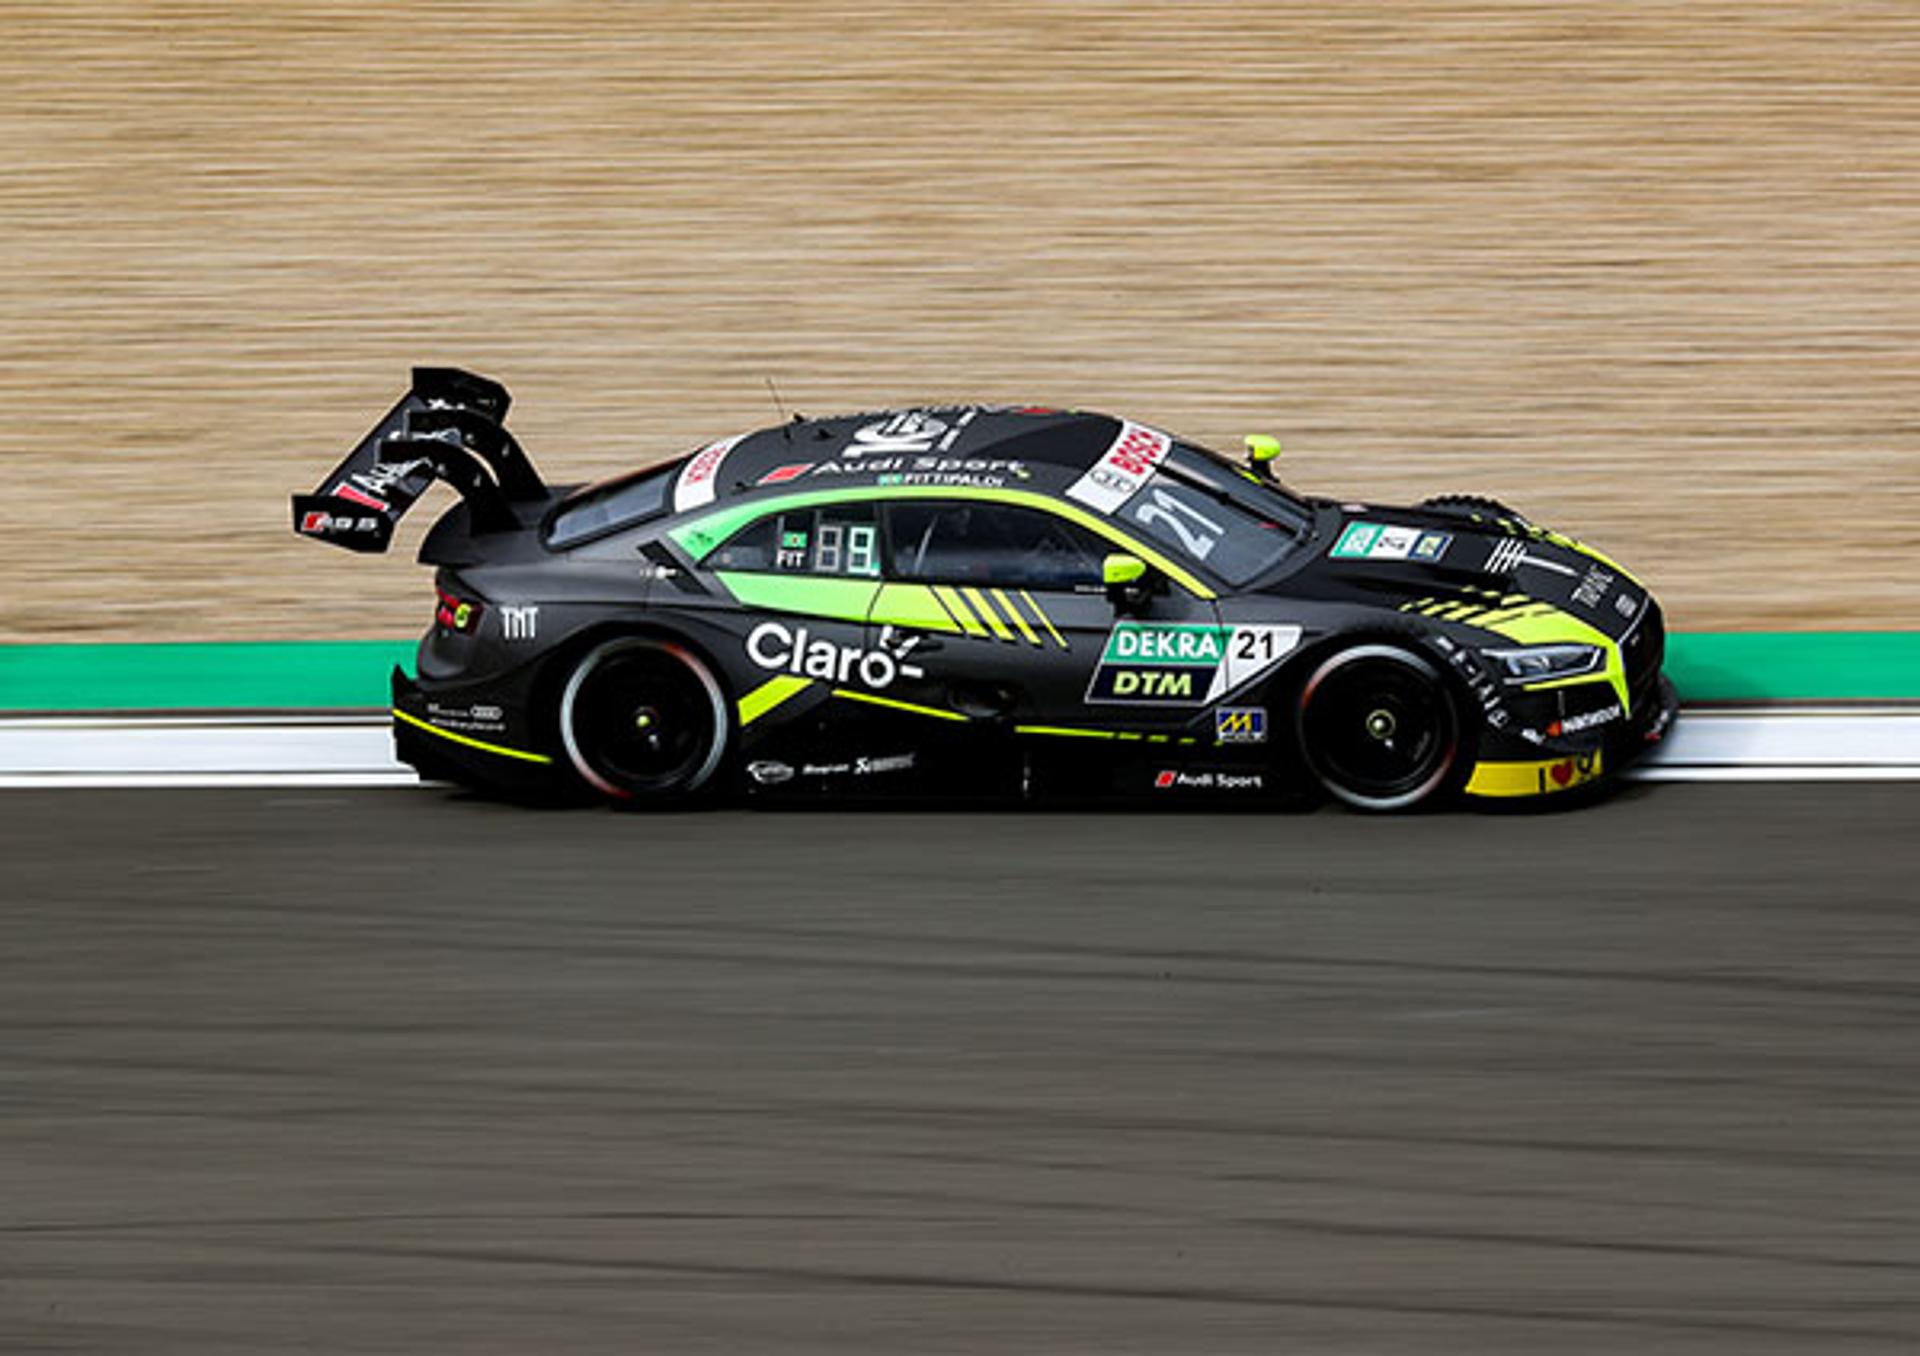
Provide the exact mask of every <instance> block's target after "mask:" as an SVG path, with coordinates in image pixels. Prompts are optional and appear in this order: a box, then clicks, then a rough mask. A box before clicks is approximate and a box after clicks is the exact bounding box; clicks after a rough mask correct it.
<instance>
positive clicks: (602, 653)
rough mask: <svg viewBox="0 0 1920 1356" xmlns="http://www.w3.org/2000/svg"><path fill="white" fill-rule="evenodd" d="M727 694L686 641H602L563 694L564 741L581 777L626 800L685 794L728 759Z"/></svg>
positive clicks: (648, 801)
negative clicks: (679, 643) (684, 643)
mask: <svg viewBox="0 0 1920 1356" xmlns="http://www.w3.org/2000/svg"><path fill="white" fill-rule="evenodd" d="M729 733H730V726H729V723H728V719H727V697H726V691H725V689H724V688H722V687H721V685H720V680H719V679H718V678H716V677H714V675H713V670H712V669H710V668H708V667H707V665H706V664H705V663H704V662H702V661H701V659H700V657H699V656H698V655H696V654H694V653H693V651H691V650H689V649H687V648H686V647H685V646H682V645H677V644H674V643H673V642H672V641H668V640H656V639H653V638H651V637H646V636H627V637H623V638H621V639H619V640H610V641H607V642H605V643H604V644H602V645H600V646H599V647H597V648H596V649H594V650H593V651H592V652H590V653H589V654H588V655H587V656H586V658H584V659H582V660H581V661H580V663H579V666H578V667H576V668H575V669H574V671H573V673H572V675H571V676H570V677H569V678H568V679H567V686H566V689H565V691H563V692H562V694H561V697H560V742H561V743H562V744H563V745H564V746H565V747H566V751H567V759H568V761H570V762H571V763H572V764H573V770H574V771H575V772H577V773H579V775H580V778H581V780H582V781H584V782H586V783H587V785H589V786H591V787H593V788H594V789H595V790H596V791H599V792H600V793H601V794H602V795H605V796H607V797H609V798H611V799H613V800H616V801H620V802H622V803H625V804H629V805H640V804H643V805H655V804H668V803H672V802H675V801H680V800H685V799H687V798H688V797H691V796H693V795H694V794H695V793H696V792H698V791H699V790H700V789H701V788H702V787H704V786H706V785H707V784H708V783H709V782H710V781H711V780H712V779H713V776H714V774H715V773H716V772H718V771H719V770H720V765H721V763H722V762H723V761H724V759H725V757H726V751H727V741H728V735H729Z"/></svg>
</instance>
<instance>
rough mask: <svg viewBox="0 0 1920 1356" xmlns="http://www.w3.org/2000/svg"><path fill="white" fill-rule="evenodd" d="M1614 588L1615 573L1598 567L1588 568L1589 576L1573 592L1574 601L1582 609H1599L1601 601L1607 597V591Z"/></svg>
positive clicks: (1591, 566)
mask: <svg viewBox="0 0 1920 1356" xmlns="http://www.w3.org/2000/svg"><path fill="white" fill-rule="evenodd" d="M1612 587H1613V571H1612V570H1603V569H1601V568H1600V567H1599V566H1598V565H1590V566H1588V567H1587V574H1586V577H1585V578H1584V579H1582V580H1581V581H1580V582H1579V583H1578V584H1577V585H1575V586H1574V590H1573V601H1574V602H1576V603H1579V604H1580V605H1581V606H1582V607H1590V608H1594V609H1596V610H1597V609H1598V608H1599V606H1600V601H1601V599H1603V598H1605V597H1606V596H1607V590H1608V589H1610V588H1612Z"/></svg>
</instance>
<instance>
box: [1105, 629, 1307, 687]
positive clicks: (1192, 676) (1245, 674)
mask: <svg viewBox="0 0 1920 1356" xmlns="http://www.w3.org/2000/svg"><path fill="white" fill-rule="evenodd" d="M1300 634H1301V633H1300V628H1299V627H1297V626H1271V625H1246V626H1206V625H1195V624H1189V623H1169V622H1121V623H1119V624H1117V625H1116V626H1115V627H1114V628H1113V630H1112V631H1111V632H1109V633H1108V635H1107V644H1106V648H1105V650H1103V651H1102V652H1101V655H1100V663H1099V664H1098V665H1097V666H1096V667H1095V669H1094V671H1093V678H1092V681H1091V682H1090V683H1089V684H1088V686H1087V696H1086V700H1087V701H1089V702H1114V703H1134V704H1144V705H1151V706H1204V705H1207V704H1208V703H1210V702H1214V701H1218V700H1219V699H1220V698H1221V697H1224V696H1226V695H1227V694H1228V693H1230V692H1233V691H1235V690H1236V689H1238V688H1241V687H1243V686H1245V685H1246V684H1247V683H1250V682H1252V681H1253V680H1254V679H1256V678H1258V677H1259V676H1260V675H1261V674H1263V673H1265V672H1266V671H1267V670H1268V669H1271V668H1272V667H1273V666H1274V665H1276V664H1278V663H1279V662H1280V661H1281V660H1282V659H1284V658H1285V657H1286V656H1287V655H1288V654H1289V653H1291V652H1292V651H1293V649H1294V647H1295V646H1297V645H1299V643H1300Z"/></svg>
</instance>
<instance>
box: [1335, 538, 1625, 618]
mask: <svg viewBox="0 0 1920 1356" xmlns="http://www.w3.org/2000/svg"><path fill="white" fill-rule="evenodd" d="M1341 515H1342V516H1341V519H1340V522H1339V524H1338V526H1337V527H1335V528H1334V529H1333V530H1332V532H1331V533H1329V534H1327V535H1326V536H1324V537H1323V538H1322V540H1323V542H1324V543H1326V544H1324V545H1322V546H1321V547H1320V554H1319V557H1318V558H1317V559H1316V560H1315V561H1314V562H1313V563H1312V564H1311V565H1310V566H1309V567H1308V570H1309V571H1310V572H1311V573H1312V574H1314V575H1316V576H1319V577H1320V578H1322V579H1323V580H1325V581H1326V582H1327V583H1330V584H1334V585H1336V586H1340V585H1344V586H1345V588H1343V589H1342V591H1346V590H1347V589H1351V590H1354V591H1357V592H1360V593H1363V594H1366V595H1369V596H1372V597H1374V598H1376V599H1377V600H1378V601H1379V602H1380V603H1381V604H1382V605H1385V606H1392V607H1396V608H1398V609H1399V610H1401V611H1406V612H1419V613H1421V614H1422V615H1425V616H1431V617H1437V618H1440V619H1443V620H1450V621H1459V622H1464V623H1466V624H1468V625H1473V624H1475V621H1476V617H1478V616H1491V615H1497V614H1499V613H1501V612H1502V610H1506V611H1511V610H1512V609H1514V608H1516V607H1524V606H1526V605H1528V604H1538V603H1547V604H1550V605H1552V606H1553V607H1554V608H1557V609H1559V610H1560V611H1562V612H1564V613H1566V614H1568V615H1570V616H1572V617H1574V618H1576V619H1578V620H1579V621H1581V622H1583V623H1585V624H1586V625H1588V626H1590V627H1592V628H1593V629H1594V630H1596V631H1599V632H1600V633H1601V634H1603V635H1605V636H1607V637H1608V638H1609V639H1613V640H1618V639H1620V638H1621V637H1622V636H1624V635H1625V634H1626V633H1627V632H1628V631H1630V630H1631V629H1632V628H1633V626H1634V624H1635V622H1636V621H1637V620H1638V619H1639V617H1640V615H1641V613H1642V612H1643V611H1644V610H1645V608H1646V607H1647V604H1648V601H1649V600H1648V597H1647V591H1646V589H1645V588H1644V587H1642V586H1641V584H1640V583H1639V581H1638V580H1636V579H1634V578H1633V576H1632V575H1630V574H1628V573H1627V571H1626V570H1624V569H1622V568H1621V567H1620V566H1619V565H1618V564H1617V563H1615V562H1614V561H1612V560H1610V559H1608V558H1607V557H1606V556H1604V555H1602V554H1600V553H1599V552H1598V551H1595V550H1594V549H1593V548H1592V547H1589V546H1586V545H1585V544H1583V543H1581V542H1578V541H1575V540H1574V539H1573V538H1572V537H1569V536H1566V535H1564V534H1562V533H1559V532H1554V531H1552V530H1550V529H1547V528H1543V527H1539V526H1536V525H1535V524H1532V523H1528V522H1525V521H1523V520H1521V519H1518V518H1494V517H1490V516H1487V515H1484V514H1476V515H1468V514H1463V513H1456V512H1442V511H1433V510H1422V509H1401V508H1385V507H1376V506H1373V505H1346V506H1343V508H1342V509H1341Z"/></svg>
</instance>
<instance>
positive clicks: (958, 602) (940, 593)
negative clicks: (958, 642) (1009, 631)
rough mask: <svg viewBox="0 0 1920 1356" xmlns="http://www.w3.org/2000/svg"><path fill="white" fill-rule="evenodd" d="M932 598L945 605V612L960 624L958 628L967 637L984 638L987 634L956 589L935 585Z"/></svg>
mask: <svg viewBox="0 0 1920 1356" xmlns="http://www.w3.org/2000/svg"><path fill="white" fill-rule="evenodd" d="M933 596H934V597H936V598H938V599H939V600H940V601H941V602H942V603H944V604H945V605H946V609H947V611H949V612H951V613H953V615H954V619H955V620H956V621H958V622H959V623H960V628H961V629H962V630H963V631H965V632H966V633H967V634H968V635H970V636H984V635H985V634H986V633H987V628H986V627H984V626H982V625H981V624H980V619H979V618H978V617H976V616H974V615H973V609H972V608H970V607H968V606H967V600H966V599H964V598H962V597H961V596H960V593H959V591H958V590H957V589H951V588H948V587H947V586H946V585H945V584H935V585H934V586H933Z"/></svg>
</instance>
